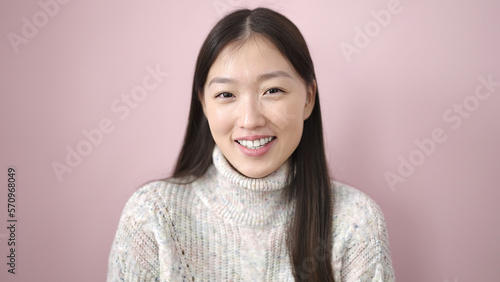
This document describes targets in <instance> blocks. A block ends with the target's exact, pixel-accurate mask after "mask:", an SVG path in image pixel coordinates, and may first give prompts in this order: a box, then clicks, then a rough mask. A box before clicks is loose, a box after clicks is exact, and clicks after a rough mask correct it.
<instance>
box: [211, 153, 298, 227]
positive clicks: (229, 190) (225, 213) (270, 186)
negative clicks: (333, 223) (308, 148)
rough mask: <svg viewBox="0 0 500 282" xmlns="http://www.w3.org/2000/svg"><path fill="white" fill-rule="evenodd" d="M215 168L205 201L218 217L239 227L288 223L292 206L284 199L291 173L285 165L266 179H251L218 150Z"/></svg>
mask: <svg viewBox="0 0 500 282" xmlns="http://www.w3.org/2000/svg"><path fill="white" fill-rule="evenodd" d="M212 160H213V164H214V165H213V167H211V169H209V171H208V173H207V177H208V179H207V180H209V181H210V183H211V184H213V185H208V186H207V187H206V188H207V189H206V190H205V189H204V190H205V192H208V193H209V195H207V196H208V197H206V198H205V199H206V200H207V201H208V204H209V205H210V207H211V208H212V209H213V210H214V212H215V213H216V214H218V215H219V216H220V217H222V218H224V220H227V221H230V222H232V223H234V224H238V225H247V226H265V225H269V224H273V225H281V224H284V223H286V221H287V219H289V216H290V213H291V211H292V205H291V204H289V203H287V201H286V198H285V194H284V193H285V184H286V180H287V173H288V169H289V164H288V162H285V163H284V164H283V165H282V166H281V167H279V168H278V169H277V170H276V171H275V172H273V173H271V174H270V175H268V176H266V177H263V178H249V177H246V176H244V175H242V174H240V173H239V172H238V171H236V170H235V169H234V168H233V167H232V166H231V164H229V162H228V161H227V160H226V158H225V157H224V155H223V154H222V152H221V151H220V149H219V148H218V147H217V146H215V148H214V151H213V154H212Z"/></svg>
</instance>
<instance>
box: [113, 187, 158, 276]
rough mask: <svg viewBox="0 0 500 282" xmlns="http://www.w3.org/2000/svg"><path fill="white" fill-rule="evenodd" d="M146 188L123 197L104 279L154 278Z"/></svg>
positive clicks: (155, 257) (154, 253)
mask: <svg viewBox="0 0 500 282" xmlns="http://www.w3.org/2000/svg"><path fill="white" fill-rule="evenodd" d="M149 198H150V197H149V196H148V193H147V191H146V190H144V189H139V190H138V191H136V192H135V193H134V194H133V195H132V196H131V197H130V199H129V200H128V201H127V203H126V205H125V207H124V209H123V212H122V215H121V218H120V222H119V224H118V230H117V231H116V235H115V238H114V241H113V245H112V247H111V252H110V255H109V261H108V276H107V281H108V282H111V281H158V280H159V263H158V244H157V242H156V239H155V237H154V233H153V225H154V222H155V220H154V218H155V212H154V210H155V209H154V205H153V203H152V202H151V201H150V200H149Z"/></svg>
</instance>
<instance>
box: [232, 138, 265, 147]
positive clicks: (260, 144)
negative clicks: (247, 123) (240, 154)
mask: <svg viewBox="0 0 500 282" xmlns="http://www.w3.org/2000/svg"><path fill="white" fill-rule="evenodd" d="M272 140H273V137H266V138H261V139H256V140H253V141H250V140H237V141H238V143H240V144H241V145H242V146H245V147H247V148H248V149H260V148H262V147H264V145H266V144H267V143H269V142H270V141H272Z"/></svg>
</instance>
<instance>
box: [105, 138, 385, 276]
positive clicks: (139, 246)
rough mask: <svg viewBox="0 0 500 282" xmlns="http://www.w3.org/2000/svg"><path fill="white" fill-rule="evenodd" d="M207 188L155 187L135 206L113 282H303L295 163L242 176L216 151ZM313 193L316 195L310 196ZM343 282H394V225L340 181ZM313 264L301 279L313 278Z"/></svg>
mask: <svg viewBox="0 0 500 282" xmlns="http://www.w3.org/2000/svg"><path fill="white" fill-rule="evenodd" d="M212 159H213V165H212V166H210V168H209V169H208V171H207V172H206V173H205V174H204V175H203V176H202V177H201V178H199V179H198V180H196V181H194V182H192V183H190V184H179V183H178V181H176V180H172V179H169V180H161V181H153V182H149V183H148V184H146V185H144V186H143V187H141V188H140V189H138V190H137V191H136V192H135V193H134V194H133V195H132V196H131V197H130V199H129V200H128V201H127V203H126V205H125V207H124V209H123V212H122V215H121V218H120V221H119V224H118V230H117V232H116V235H115V239H114V241H113V244H112V247H111V252H110V255H109V264H108V275H107V281H294V278H293V275H292V267H291V262H290V258H289V254H288V250H287V248H286V244H285V240H286V228H287V224H288V223H289V222H290V220H291V219H292V216H293V212H294V205H293V202H292V203H288V202H287V201H286V200H285V197H284V191H285V189H284V186H285V183H286V177H287V171H288V169H289V165H288V163H285V164H283V165H282V166H281V167H280V168H279V169H278V170H277V171H275V172H274V173H272V174H270V175H268V176H266V177H264V178H260V179H255V178H247V177H245V176H243V175H241V174H240V173H239V172H237V171H236V170H235V169H234V168H233V167H232V166H231V165H230V164H229V163H228V162H227V160H226V159H225V158H224V156H223V155H222V152H221V151H220V149H219V148H218V147H217V146H215V149H214V152H213V158H212ZM310 189H314V187H310ZM332 191H333V202H334V208H333V210H334V214H333V227H332V228H333V236H334V237H333V245H331V244H325V243H323V242H319V244H320V245H321V246H322V247H325V248H328V249H329V250H331V255H332V267H333V270H334V275H335V280H336V281H384V282H385V281H394V279H395V278H394V271H393V268H392V262H391V257H390V251H389V241H388V235H387V230H386V224H385V220H384V217H383V214H382V212H381V210H380V208H379V206H378V205H377V204H376V203H375V202H374V201H373V200H372V199H371V198H369V197H368V196H367V195H366V194H364V193H362V192H361V191H359V190H357V189H355V188H352V187H349V186H347V185H345V184H342V183H340V182H337V181H332ZM310 259H321V258H305V259H304V263H303V267H302V268H301V269H302V270H301V271H302V272H301V273H299V275H300V276H301V277H302V278H307V270H308V268H307V266H308V260H310Z"/></svg>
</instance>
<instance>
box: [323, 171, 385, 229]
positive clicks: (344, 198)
mask: <svg viewBox="0 0 500 282" xmlns="http://www.w3.org/2000/svg"><path fill="white" fill-rule="evenodd" d="M331 183H332V194H333V215H334V224H335V225H337V227H341V226H342V227H344V228H348V229H351V228H354V230H355V229H358V228H360V229H361V228H369V229H373V231H374V232H379V231H380V230H379V229H380V228H383V229H385V219H384V215H383V213H382V210H381V208H380V206H379V205H378V204H377V203H376V202H375V200H373V199H372V198H371V197H370V196H368V195H367V194H366V193H364V192H362V191H361V190H358V189H357V188H354V187H352V186H350V185H347V184H344V183H342V182H339V181H336V180H332V181H331Z"/></svg>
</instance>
